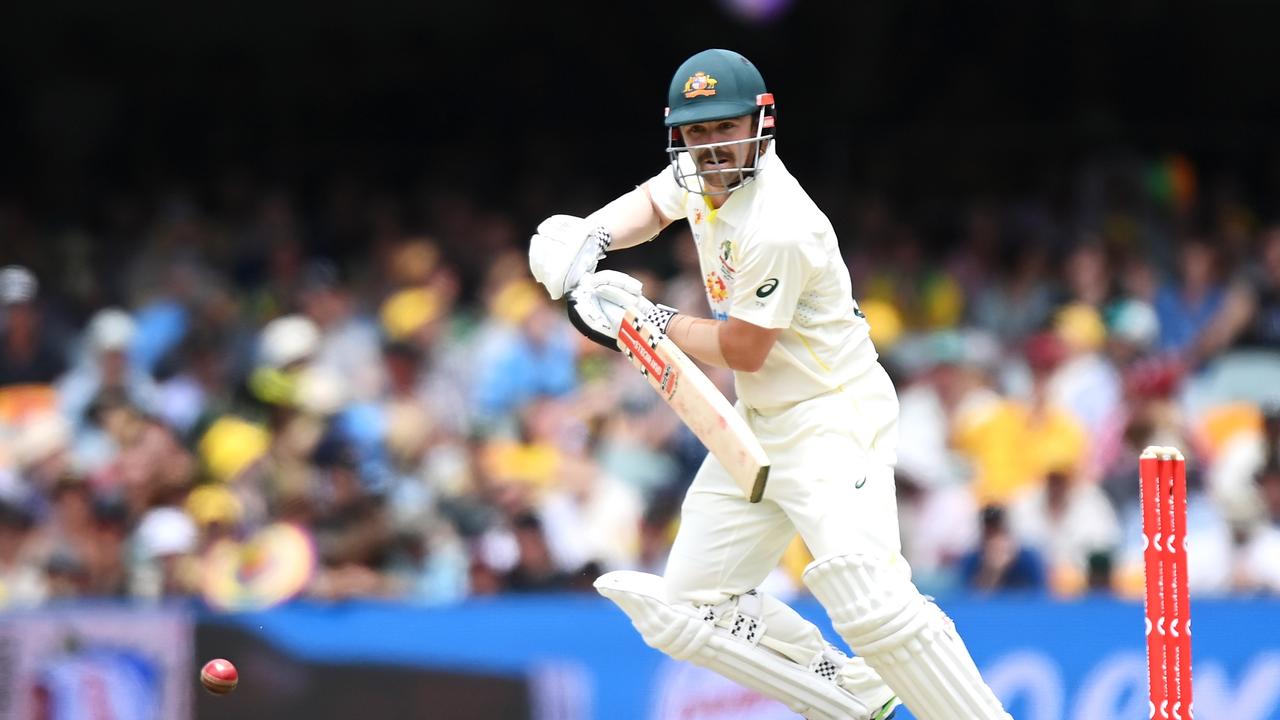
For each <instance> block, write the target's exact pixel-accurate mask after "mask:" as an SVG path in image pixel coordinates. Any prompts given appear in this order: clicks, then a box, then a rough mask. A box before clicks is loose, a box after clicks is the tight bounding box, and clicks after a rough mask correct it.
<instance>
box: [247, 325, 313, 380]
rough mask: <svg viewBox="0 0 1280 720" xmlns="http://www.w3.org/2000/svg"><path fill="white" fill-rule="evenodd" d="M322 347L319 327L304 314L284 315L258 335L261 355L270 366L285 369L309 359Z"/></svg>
mask: <svg viewBox="0 0 1280 720" xmlns="http://www.w3.org/2000/svg"><path fill="white" fill-rule="evenodd" d="M319 348H320V328H319V327H317V326H316V324H315V322H313V321H312V320H311V319H310V318H308V317H306V316H303V315H285V316H284V317H278V318H276V319H275V320H272V321H271V322H269V323H267V324H266V327H264V328H262V334H261V336H260V337H259V345H258V351H259V357H260V359H261V362H262V364H264V365H266V366H267V367H271V368H284V367H288V366H289V365H293V364H294V363H297V362H301V361H303V360H306V359H308V358H310V357H311V356H312V355H314V354H315V353H316V351H317V350H318V349H319Z"/></svg>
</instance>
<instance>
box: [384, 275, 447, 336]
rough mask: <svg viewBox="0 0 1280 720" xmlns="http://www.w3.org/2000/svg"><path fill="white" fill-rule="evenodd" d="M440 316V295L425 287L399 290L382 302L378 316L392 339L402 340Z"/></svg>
mask: <svg viewBox="0 0 1280 720" xmlns="http://www.w3.org/2000/svg"><path fill="white" fill-rule="evenodd" d="M439 316H440V297H439V296H438V295H437V294H436V293H435V291H433V290H431V289H430V288H426V287H415V288H408V289H405V290H401V291H399V292H397V293H395V294H394V295H392V296H391V297H389V298H387V299H386V301H385V302H383V303H382V308H381V309H380V310H379V311H378V317H379V318H380V319H381V320H382V329H383V331H384V332H386V334H387V337H388V338H390V339H392V340H403V339H405V338H407V337H409V336H410V335H412V334H413V333H415V332H417V331H418V330H420V329H421V328H422V326H424V325H426V324H427V323H429V322H431V321H432V320H435V319H436V318H437V317H439Z"/></svg>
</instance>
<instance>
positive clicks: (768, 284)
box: [756, 278, 778, 298]
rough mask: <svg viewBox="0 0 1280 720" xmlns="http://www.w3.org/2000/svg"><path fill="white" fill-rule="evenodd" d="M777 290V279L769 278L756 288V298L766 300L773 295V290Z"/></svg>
mask: <svg viewBox="0 0 1280 720" xmlns="http://www.w3.org/2000/svg"><path fill="white" fill-rule="evenodd" d="M777 289H778V278H769V279H768V280H765V281H764V283H762V284H761V285H760V287H758V288H756V297H758V298H767V297H769V296H770V295H772V294H773V291H774V290H777Z"/></svg>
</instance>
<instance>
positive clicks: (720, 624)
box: [529, 49, 1009, 720]
mask: <svg viewBox="0 0 1280 720" xmlns="http://www.w3.org/2000/svg"><path fill="white" fill-rule="evenodd" d="M774 122H775V115H774V100H773V96H772V95H771V94H770V93H769V92H768V91H767V90H766V89H765V83H764V79H763V78H762V77H761V75H760V73H759V71H758V70H757V69H756V68H755V66H754V65H752V64H751V62H749V61H748V60H747V59H746V58H744V57H743V56H741V55H739V54H737V53H735V52H731V51H728V50H719V49H713V50H704V51H703V52H700V53H697V54H696V55H694V56H692V57H690V58H689V59H688V60H686V61H685V62H684V63H683V64H682V65H681V66H680V67H679V69H678V70H676V73H675V76H674V77H673V78H672V80H671V85H670V90H669V91H668V108H667V116H666V126H667V128H668V129H669V131H670V134H669V141H668V147H667V152H668V155H669V156H670V161H671V162H670V167H668V168H667V169H665V170H663V171H662V172H660V173H658V174H657V175H655V176H654V177H653V178H651V179H650V180H649V181H648V182H646V183H644V184H643V185H641V186H639V187H638V188H636V189H635V190H632V191H631V192H628V193H626V194H625V195H622V196H621V197H619V198H617V199H616V200H614V201H612V202H610V203H609V204H608V205H606V206H604V207H603V208H601V209H599V210H598V211H596V212H594V213H592V214H591V215H589V216H588V217H586V218H576V217H570V216H566V215H557V216H554V217H551V218H548V219H547V220H545V221H543V222H542V224H540V225H539V226H538V229H537V233H536V234H535V235H534V236H533V238H532V240H531V243H530V249H529V264H530V268H531V269H532V271H533V275H534V277H535V278H537V280H538V281H539V282H540V283H542V284H543V285H544V286H546V288H547V290H548V292H549V293H550V295H551V297H552V298H553V299H559V298H561V297H563V296H565V295H568V305H569V312H570V316H571V318H572V319H573V320H574V324H575V325H576V326H578V328H579V329H580V330H582V331H583V332H584V334H586V335H587V336H588V337H590V338H592V339H593V340H596V341H597V342H600V343H601V344H603V345H605V346H607V347H611V348H614V349H617V346H616V339H617V336H618V331H619V326H620V324H621V322H622V319H623V316H624V314H625V313H626V311H627V310H628V309H634V310H635V311H636V312H637V313H638V314H639V315H640V316H641V317H644V318H646V319H647V320H648V321H649V322H650V323H652V324H654V325H655V326H656V327H657V328H659V329H660V330H661V331H662V332H664V333H666V335H667V336H668V337H669V338H670V339H671V340H672V341H674V342H675V343H676V345H678V346H679V347H680V348H681V349H683V350H684V351H685V353H687V354H688V355H691V356H693V357H695V358H697V359H698V360H701V361H702V362H705V363H709V364H712V365H717V366H720V367H727V368H730V369H732V370H733V371H734V378H735V387H736V394H737V398H738V402H737V409H738V411H739V412H740V413H741V414H742V415H743V417H744V418H745V419H746V421H747V423H748V424H749V426H750V427H751V429H752V431H753V432H754V433H755V435H756V436H757V437H758V438H759V440H760V443H761V444H762V445H763V447H764V449H765V451H766V452H767V453H768V455H769V458H770V461H771V463H772V465H771V469H770V475H769V484H768V486H767V489H766V490H765V493H764V497H763V499H762V500H761V501H760V502H758V503H751V502H749V501H748V499H747V498H746V497H744V495H743V493H742V491H741V490H740V489H739V487H738V486H737V485H736V484H735V483H734V482H733V480H732V478H731V477H730V476H729V474H728V472H727V471H726V470H725V469H724V468H723V467H722V466H721V464H720V463H719V462H718V461H717V460H716V459H715V458H714V457H713V456H710V455H708V456H707V458H706V460H705V461H704V462H703V464H702V466H701V468H700V469H699V470H698V473H697V475H696V476H695V478H694V480H693V483H692V485H691V486H690V487H689V491H688V493H687V495H686V497H685V500H684V504H683V506H682V510H681V521H680V527H679V531H678V533H677V536H676V539H675V542H674V544H673V546H672V549H671V554H670V557H669V559H668V562H667V568H666V573H665V575H664V576H663V577H657V576H654V575H649V574H646V573H639V572H632V571H618V572H611V573H608V574H606V575H603V576H602V577H600V578H599V579H598V580H597V581H596V588H597V589H598V590H599V591H600V593H601V594H603V595H604V596H606V597H608V598H609V599H611V600H613V601H614V602H615V603H617V604H618V606H619V607H621V608H622V610H623V611H624V612H625V613H626V614H627V615H628V616H629V617H630V618H631V621H632V623H633V624H634V625H635V627H636V629H637V630H639V632H640V634H641V636H642V637H643V638H644V641H645V642H646V643H648V644H649V645H650V646H652V647H654V648H657V649H658V650H661V651H663V652H665V653H667V654H668V655H670V656H672V657H674V658H677V659H682V660H689V661H691V662H694V663H697V664H699V665H703V666H705V667H707V668H710V669H711V670H714V671H716V672H719V673H720V674H722V675H724V676H726V677H728V678H730V679H732V680H734V681H736V682H739V683H741V684H742V685H745V686H747V687H749V688H752V689H754V690H756V691H758V692H761V693H763V694H765V695H768V696H770V697H773V698H775V699H777V700H779V701H781V702H783V703H785V704H786V705H787V706H788V707H790V708H792V709H793V710H795V711H796V712H798V713H800V714H801V715H803V716H805V717H807V718H811V719H822V720H836V719H837V718H838V719H841V720H844V719H848V718H853V719H855V720H870V719H874V720H884V719H885V718H888V717H891V716H892V715H893V714H894V712H895V709H896V708H897V707H898V706H899V705H901V704H902V703H905V704H906V705H907V706H908V707H909V708H910V709H911V711H912V712H913V713H915V715H916V716H917V717H919V718H920V719H921V720H987V719H989V718H1009V715H1008V714H1007V713H1006V712H1005V711H1004V709H1003V708H1002V707H1001V705H1000V701H999V700H998V699H996V697H995V695H994V693H992V692H991V690H990V689H989V688H988V687H987V686H986V684H985V683H984V682H983V680H982V677H981V676H980V675H979V673H978V669H977V667H976V666H975V665H974V662H973V659H972V658H971V657H970V656H969V651H968V649H967V648H966V647H965V645H964V642H963V641H962V640H961V639H960V636H959V635H958V634H957V632H956V628H955V625H954V624H953V623H952V621H951V620H950V618H948V617H947V616H946V615H945V614H944V613H943V612H942V610H940V609H939V608H938V606H937V605H935V604H934V603H933V602H932V601H931V600H930V599H929V598H927V597H924V596H923V595H921V594H920V592H919V591H918V590H917V589H916V587H915V585H914V584H913V583H912V581H911V570H910V567H909V566H908V565H907V562H906V560H905V559H904V558H903V556H902V554H901V544H900V540H899V534H898V523H897V501H896V498H895V495H894V479H893V466H894V463H895V462H896V459H897V458H896V448H895V446H896V443H897V420H898V401H897V394H896V391H895V389H894V387H893V383H892V382H891V381H890V379H889V376H888V375H887V374H886V373H885V371H884V369H883V368H882V367H881V365H880V363H879V362H878V359H877V355H876V351H875V348H874V347H873V346H872V343H871V340H870V337H869V334H868V326H867V322H866V319H865V317H864V316H863V314H862V312H861V311H860V310H859V309H858V305H857V303H856V302H855V301H854V299H853V292H852V288H851V283H850V279H849V272H848V268H847V266H846V265H845V263H844V260H843V259H842V258H841V255H840V248H839V243H838V242H837V240H836V235H835V232H834V231H833V229H832V227H831V223H830V221H828V219H827V217H826V216H825V215H824V214H823V213H822V212H821V211H820V210H819V209H818V208H817V206H816V205H814V203H813V201H812V200H811V199H810V198H809V196H808V195H807V194H806V193H805V191H804V190H803V189H802V188H801V187H800V185H799V183H797V182H796V179H795V178H794V177H793V176H792V175H791V174H790V173H789V172H788V171H787V168H786V166H785V165H783V163H782V159H781V158H780V157H778V152H777V142H776V140H775V138H774ZM680 218H683V219H685V220H687V221H688V223H689V226H690V228H691V230H692V232H693V239H694V242H696V243H697V246H698V254H699V258H700V262H701V271H702V273H703V277H704V280H705V284H706V289H707V299H708V301H709V302H710V305H711V314H712V317H711V318H701V317H694V316H692V315H689V314H686V313H683V312H679V311H677V310H675V309H673V308H669V307H665V306H662V305H655V304H654V303H653V302H651V301H650V300H648V299H646V298H645V297H644V295H643V294H642V290H643V288H642V286H641V283H640V282H639V281H637V280H635V279H634V278H631V277H630V276H627V275H625V274H622V273H619V272H615V271H601V272H595V268H596V264H597V262H598V261H599V259H600V258H602V257H603V256H604V253H605V252H608V251H613V250H618V249H622V248H627V247H632V246H635V245H638V244H640V243H643V242H647V241H649V240H651V239H653V238H654V237H655V236H656V235H657V234H658V233H659V232H660V231H661V230H662V229H663V228H664V227H666V226H667V225H669V224H670V223H672V222H675V221H676V220H677V219H680ZM797 531H798V532H799V533H800V535H801V537H802V538H803V539H804V541H805V543H806V544H807V546H808V547H809V550H810V551H811V552H812V553H813V556H814V558H816V559H815V560H814V561H813V562H812V563H811V564H810V565H809V566H808V567H807V568H806V569H805V571H804V583H805V585H806V586H807V587H808V588H809V590H810V591H811V592H812V593H813V595H814V596H815V597H816V598H817V599H818V601H819V602H821V603H822V605H823V607H824V608H825V609H826V611H827V613H828V614H829V615H830V617H831V620H832V623H833V625H834V627H835V628H836V630H837V631H838V632H839V633H840V635H841V636H842V637H843V638H844V639H845V641H846V642H847V643H848V644H849V647H850V648H852V649H853V650H854V652H855V653H856V654H857V656H856V657H853V658H850V657H847V656H845V655H844V654H843V653H842V652H840V651H839V650H838V649H837V648H835V647H834V646H833V645H831V644H830V643H828V642H827V641H826V640H825V639H824V638H823V636H822V633H821V631H820V630H818V628H817V627H816V626H815V625H813V624H812V623H810V622H808V621H807V620H804V619H803V618H802V617H801V616H800V615H799V614H798V613H796V612H795V611H794V610H793V609H791V608H790V607H788V606H787V605H786V604H784V603H783V602H781V601H780V600H778V599H776V598H773V597H769V596H767V595H765V594H763V593H761V592H760V591H759V590H757V589H756V588H757V586H758V585H759V584H760V583H761V582H762V581H763V580H764V579H765V577H766V576H767V575H768V574H769V573H770V572H771V571H772V570H773V569H774V568H775V567H777V565H778V562H779V559H780V558H781V556H782V553H783V551H784V550H785V549H786V547H787V545H788V544H789V543H790V541H791V539H792V537H793V536H794V533H795V532H797Z"/></svg>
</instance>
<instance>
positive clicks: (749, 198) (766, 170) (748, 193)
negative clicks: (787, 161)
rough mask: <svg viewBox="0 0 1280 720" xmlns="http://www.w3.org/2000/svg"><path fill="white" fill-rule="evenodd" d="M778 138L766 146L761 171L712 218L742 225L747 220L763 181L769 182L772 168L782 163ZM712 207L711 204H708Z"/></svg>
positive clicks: (739, 189) (729, 223)
mask: <svg viewBox="0 0 1280 720" xmlns="http://www.w3.org/2000/svg"><path fill="white" fill-rule="evenodd" d="M776 142H777V140H770V141H769V146H768V147H767V148H765V151H764V156H763V157H762V158H761V163H760V171H759V172H758V173H756V176H755V178H754V179H752V181H751V182H749V183H747V184H746V185H744V186H743V187H741V188H738V189H737V190H734V191H733V193H732V194H731V195H729V199H728V200H726V201H725V202H724V205H721V206H720V209H719V210H716V211H715V213H714V214H712V215H709V217H710V218H711V219H714V220H719V221H720V222H723V223H725V224H727V225H732V226H734V227H741V226H742V225H743V223H744V222H745V221H746V219H747V217H748V215H749V214H750V211H751V205H752V202H753V201H754V199H755V196H756V193H758V192H760V188H761V186H762V184H763V183H766V182H768V178H769V175H770V170H771V169H772V168H773V167H774V166H775V165H780V164H781V161H779V160H778V158H777V156H776V154H775V153H774V144H775V143H776ZM708 207H710V205H708Z"/></svg>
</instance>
